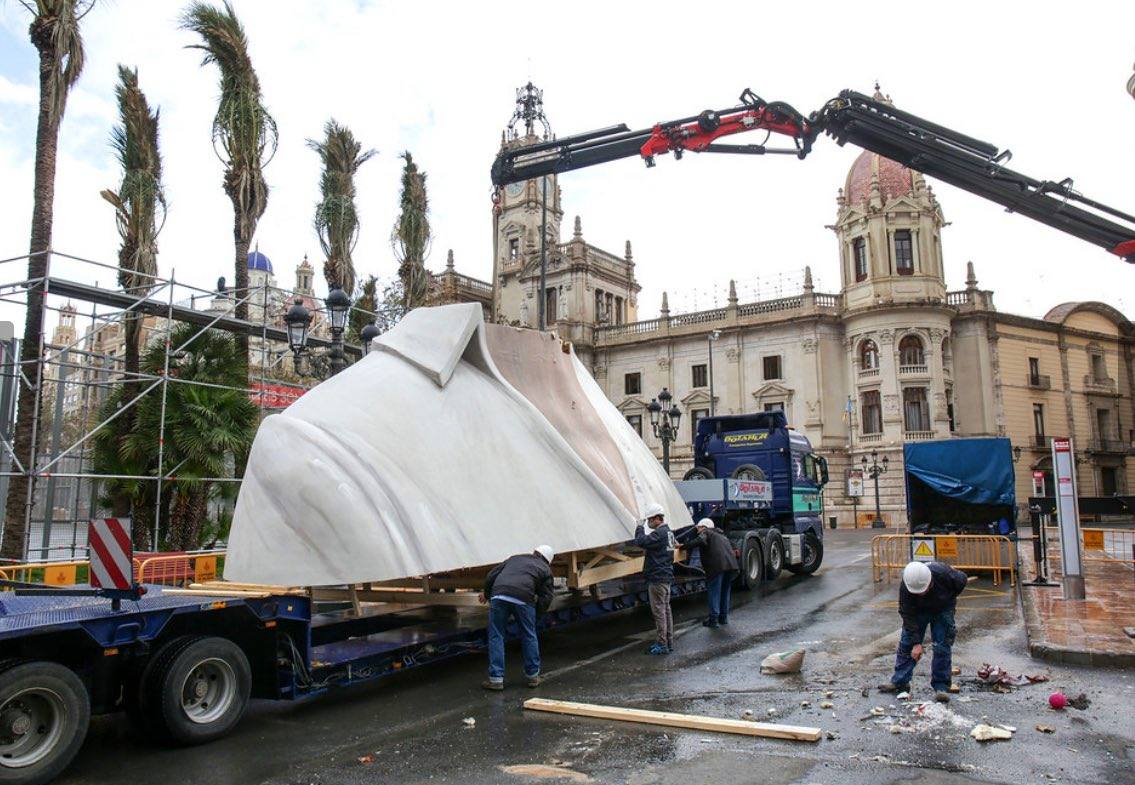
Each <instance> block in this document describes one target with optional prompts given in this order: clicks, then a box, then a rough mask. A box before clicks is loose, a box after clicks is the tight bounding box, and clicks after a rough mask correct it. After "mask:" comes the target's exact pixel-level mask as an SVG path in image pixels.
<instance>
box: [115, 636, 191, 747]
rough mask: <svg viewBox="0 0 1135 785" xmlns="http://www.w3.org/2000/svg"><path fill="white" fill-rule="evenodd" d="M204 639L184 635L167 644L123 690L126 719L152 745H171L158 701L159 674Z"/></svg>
mask: <svg viewBox="0 0 1135 785" xmlns="http://www.w3.org/2000/svg"><path fill="white" fill-rule="evenodd" d="M201 639H202V638H201V636H199V635H182V636H181V637H178V638H173V639H172V640H169V641H167V642H166V643H165V644H163V645H162V646H161V647H160V648H158V650H157V651H156V652H154V653H153V654H152V655H151V656H150V657H149V658H148V659H147V660H146V661H145V662H144V663H142V664H141V665H139V666H138V667H136V668H134V669H133V672H132V673H131V674H130V675H129V676H128V677H127V678H126V683H125V684H124V685H123V690H122V698H123V703H124V704H125V705H124V708H125V710H126V716H127V718H128V719H129V720H130V724H131V725H133V726H134V729H135V730H136V731H138V733H139V734H141V735H142V736H144V737H146V738H148V739H150V740H151V741H156V742H160V743H165V744H168V743H169V742H170V741H171V739H170V735H169V733H168V732H167V731H166V727H165V723H163V722H162V719H161V716H160V714H159V707H158V701H156V700H155V699H156V698H157V696H158V695H159V693H160V691H161V687H160V682H159V680H158V674H160V673H161V672H162V671H163V670H164V669H165V667H166V666H167V665H168V664H169V662H170V660H172V659H173V658H174V657H176V656H177V655H178V654H179V653H180V652H181V650H182V649H184V648H185V647H186V646H188V645H190V644H191V643H195V642H196V641H199V640H201Z"/></svg>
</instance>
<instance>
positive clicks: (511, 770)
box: [497, 763, 594, 782]
mask: <svg viewBox="0 0 1135 785" xmlns="http://www.w3.org/2000/svg"><path fill="white" fill-rule="evenodd" d="M497 768H499V769H500V770H501V771H503V772H504V773H505V774H512V775H515V776H518V777H532V778H534V779H543V780H569V781H571V782H594V780H592V779H591V778H590V777H588V776H587V775H586V774H584V773H583V772H582V771H573V770H571V769H566V768H561V767H559V766H545V765H543V764H540V763H520V764H517V765H515V766H498V767H497Z"/></svg>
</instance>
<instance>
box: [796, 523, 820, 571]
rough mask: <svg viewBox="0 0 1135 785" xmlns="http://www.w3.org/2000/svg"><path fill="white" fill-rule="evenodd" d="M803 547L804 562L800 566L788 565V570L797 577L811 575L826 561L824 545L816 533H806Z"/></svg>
mask: <svg viewBox="0 0 1135 785" xmlns="http://www.w3.org/2000/svg"><path fill="white" fill-rule="evenodd" d="M803 546H804V554H803V556H804V558H803V560H802V561H801V562H800V563H799V564H790V565H788V570H789V571H790V572H793V573H795V574H797V575H811V574H812V573H814V572H815V571H816V570H818V569H820V563H821V562H822V561H823V560H824V543H823V541H822V540H820V538H819V537H817V536H816V533H815V532H805V533H804V542H803Z"/></svg>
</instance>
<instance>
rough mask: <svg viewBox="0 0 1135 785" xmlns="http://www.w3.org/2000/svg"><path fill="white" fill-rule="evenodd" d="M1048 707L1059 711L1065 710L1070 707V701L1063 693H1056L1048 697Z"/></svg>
mask: <svg viewBox="0 0 1135 785" xmlns="http://www.w3.org/2000/svg"><path fill="white" fill-rule="evenodd" d="M1048 705H1049V706H1051V707H1052V708H1054V709H1057V710H1059V709H1063V708H1064V707H1065V706H1067V705H1068V699H1067V698H1066V697H1064V693H1063V692H1054V693H1052V694H1051V695H1049V696H1048Z"/></svg>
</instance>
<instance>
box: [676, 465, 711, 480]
mask: <svg viewBox="0 0 1135 785" xmlns="http://www.w3.org/2000/svg"><path fill="white" fill-rule="evenodd" d="M682 479H683V480H712V479H713V472H711V471H710V470H709V469H705V468H702V467H701V466H695V467H694V468H692V469H690V470H689V471H688V472H686V473H685V475H683V476H682Z"/></svg>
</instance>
